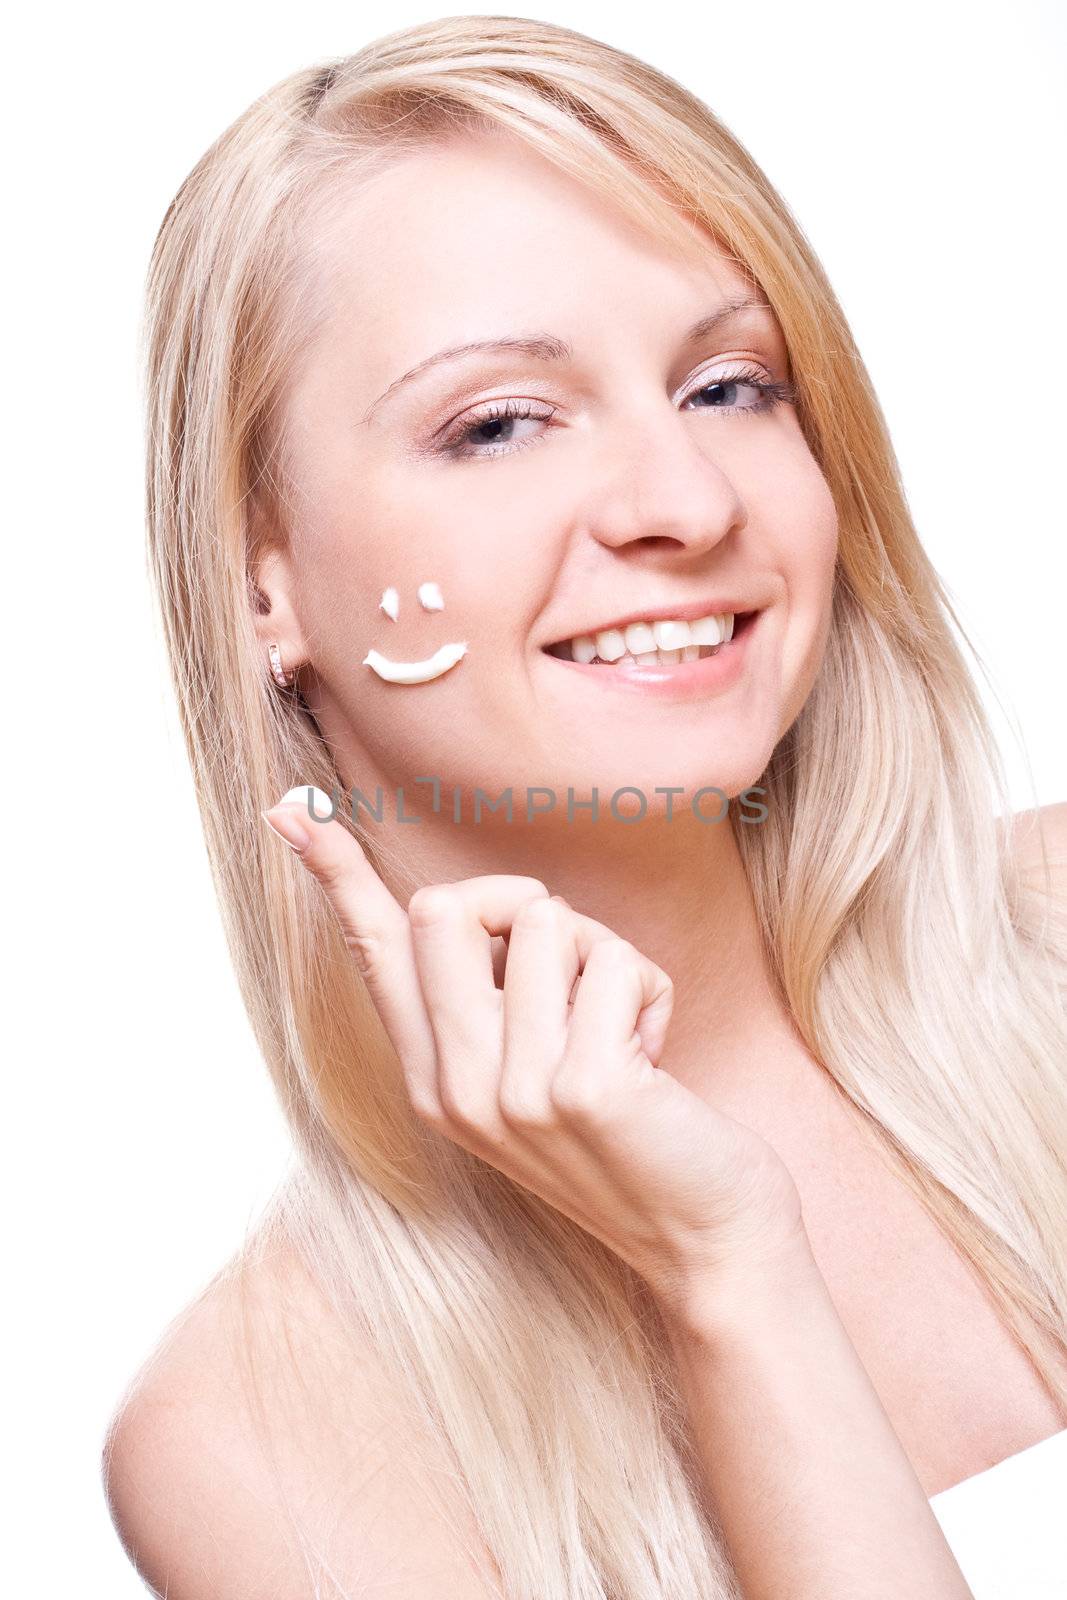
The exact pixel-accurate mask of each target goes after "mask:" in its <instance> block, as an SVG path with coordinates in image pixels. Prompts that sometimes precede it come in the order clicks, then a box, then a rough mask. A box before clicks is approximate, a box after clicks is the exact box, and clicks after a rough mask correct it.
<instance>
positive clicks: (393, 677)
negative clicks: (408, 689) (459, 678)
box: [362, 640, 467, 683]
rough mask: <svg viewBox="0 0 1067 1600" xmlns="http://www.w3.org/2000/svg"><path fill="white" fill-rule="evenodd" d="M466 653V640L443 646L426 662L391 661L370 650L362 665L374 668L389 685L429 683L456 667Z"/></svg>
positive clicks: (378, 652)
mask: <svg viewBox="0 0 1067 1600" xmlns="http://www.w3.org/2000/svg"><path fill="white" fill-rule="evenodd" d="M466 653H467V641H466V640H463V642H462V643H460V644H443V645H442V646H441V648H440V649H439V650H435V651H434V653H433V655H432V656H427V657H426V659H425V660H424V661H390V660H389V657H388V656H383V655H382V654H381V652H380V651H378V650H368V651H367V654H366V655H365V656H364V657H363V662H362V665H363V666H365V667H373V668H374V671H375V672H376V673H377V674H378V676H379V678H384V679H385V681H386V682H387V683H428V682H429V680H430V679H431V678H439V677H440V676H441V674H442V672H447V671H448V669H449V667H454V666H455V664H456V662H457V661H459V660H460V658H461V657H462V656H465V655H466Z"/></svg>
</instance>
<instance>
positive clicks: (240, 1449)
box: [103, 1258, 500, 1600]
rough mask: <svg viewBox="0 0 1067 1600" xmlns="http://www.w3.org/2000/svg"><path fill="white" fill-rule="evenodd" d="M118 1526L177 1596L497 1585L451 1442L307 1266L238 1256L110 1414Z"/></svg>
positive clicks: (108, 1465) (143, 1571) (146, 1573)
mask: <svg viewBox="0 0 1067 1600" xmlns="http://www.w3.org/2000/svg"><path fill="white" fill-rule="evenodd" d="M103 1479H104V1486H105V1490H106V1494H107V1500H108V1506H109V1509H110V1513H111V1517H112V1521H113V1523H114V1525H115V1529H116V1532H117V1533H118V1535H119V1538H120V1539H121V1541H122V1543H123V1546H124V1548H125V1550H126V1552H127V1554H128V1556H129V1558H130V1560H131V1561H132V1562H133V1564H134V1566H135V1567H136V1568H137V1570H138V1572H139V1573H140V1575H141V1577H142V1578H143V1579H144V1580H145V1582H146V1583H147V1584H148V1585H149V1586H150V1588H151V1589H152V1590H153V1591H154V1592H155V1593H157V1594H158V1595H165V1596H167V1600H218V1597H219V1596H221V1595H225V1596H226V1597H227V1600H266V1597H268V1596H269V1597H270V1600H312V1597H319V1600H325V1597H326V1596H337V1597H343V1596H353V1597H354V1596H356V1595H359V1596H360V1600H375V1597H377V1596H381V1597H382V1600H385V1597H386V1596H389V1597H393V1596H395V1595H397V1594H401V1593H402V1594H404V1595H405V1596H409V1597H410V1600H420V1597H422V1596H423V1595H425V1596H426V1600H430V1597H431V1596H434V1597H436V1596H438V1595H440V1594H442V1593H444V1594H463V1595H464V1596H469V1597H470V1600H496V1597H497V1596H499V1593H500V1591H499V1588H498V1587H497V1586H496V1583H495V1579H494V1576H493V1573H494V1569H493V1566H492V1562H491V1559H490V1558H489V1556H488V1553H487V1552H486V1551H485V1549H484V1546H483V1544H482V1542H481V1540H480V1537H479V1535H478V1533H477V1529H476V1527H475V1526H474V1524H473V1520H472V1519H471V1517H470V1514H469V1512H468V1510H467V1508H466V1505H465V1503H464V1502H463V1501H462V1499H461V1498H460V1496H459V1493H458V1491H457V1490H456V1488H455V1486H454V1469H453V1468H452V1466H451V1463H450V1462H449V1461H448V1460H447V1459H446V1457H445V1453H444V1451H443V1450H442V1449H441V1448H440V1447H439V1446H437V1445H436V1443H435V1441H433V1440H432V1439H430V1438H429V1437H428V1435H427V1434H426V1433H425V1432H423V1431H422V1430H420V1428H419V1426H418V1424H417V1422H416V1421H415V1420H414V1419H413V1418H412V1417H411V1416H410V1414H409V1413H408V1410H407V1408H406V1406H405V1405H404V1403H403V1401H402V1398H401V1396H400V1395H399V1393H398V1392H397V1391H396V1389H395V1387H394V1385H393V1384H392V1383H391V1382H390V1380H389V1378H388V1375H387V1374H386V1373H385V1371H384V1370H383V1368H382V1366H381V1364H380V1363H379V1362H378V1361H377V1359H376V1358H375V1357H374V1355H373V1354H372V1352H370V1351H369V1350H367V1349H362V1348H356V1347H354V1346H353V1341H352V1337H351V1335H350V1334H349V1333H348V1331H347V1330H343V1331H342V1330H341V1329H340V1326H339V1324H338V1323H337V1322H336V1320H335V1319H333V1318H332V1315H331V1313H330V1312H329V1311H328V1309H327V1307H326V1305H325V1303H324V1301H323V1300H322V1298H321V1297H320V1295H319V1294H318V1291H317V1290H316V1288H315V1286H314V1285H313V1284H312V1283H311V1281H310V1279H309V1278H308V1277H307V1275H306V1274H305V1273H304V1272H303V1271H302V1269H301V1268H300V1267H299V1266H298V1265H297V1264H296V1263H295V1261H293V1260H292V1259H285V1260H282V1259H281V1258H278V1259H276V1260H275V1261H274V1262H272V1264H271V1265H270V1266H269V1267H264V1268H263V1269H260V1268H256V1269H255V1270H254V1272H253V1273H252V1274H250V1275H245V1277H243V1278H242V1279H240V1280H239V1281H238V1280H236V1279H234V1278H233V1277H231V1276H229V1275H228V1274H226V1273H224V1274H222V1275H220V1276H219V1278H218V1279H216V1280H215V1281H213V1283H212V1285H211V1286H210V1287H209V1289H208V1290H206V1291H205V1293H204V1294H203V1295H202V1296H200V1297H198V1299H197V1300H196V1301H195V1302H194V1304H193V1305H192V1306H191V1307H189V1308H187V1309H186V1311H185V1312H183V1313H182V1315H181V1316H180V1317H179V1318H178V1319H176V1321H175V1323H174V1324H172V1326H171V1328H170V1329H168V1331H167V1334H166V1335H165V1336H164V1338H163V1340H162V1341H161V1343H160V1345H159V1347H158V1348H157V1349H156V1350H155V1351H154V1352H153V1354H152V1355H151V1356H150V1357H149V1359H148V1361H146V1363H145V1364H144V1366H143V1367H142V1368H141V1370H140V1371H139V1372H138V1373H137V1375H136V1377H135V1379H134V1380H133V1382H132V1383H131V1385H130V1387H129V1389H128V1391H127V1393H126V1395H125V1396H124V1398H123V1400H122V1403H121V1404H120V1405H119V1407H118V1409H117V1410H116V1413H115V1415H114V1417H113V1418H112V1420H111V1423H110V1426H109V1429H108V1434H107V1438H106V1441H105V1446H104V1455H103Z"/></svg>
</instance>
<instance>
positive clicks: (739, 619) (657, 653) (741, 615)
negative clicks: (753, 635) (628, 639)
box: [541, 611, 759, 668]
mask: <svg viewBox="0 0 1067 1600" xmlns="http://www.w3.org/2000/svg"><path fill="white" fill-rule="evenodd" d="M758 616H759V612H758V611H739V612H737V613H736V615H735V616H734V625H733V632H732V634H731V636H730V638H729V639H728V640H723V641H722V642H721V643H719V644H710V645H709V644H699V645H693V644H689V645H685V646H682V647H680V648H678V649H673V650H663V649H656V650H651V651H643V652H641V654H640V655H635V654H633V652H632V651H630V650H624V651H623V653H622V654H621V655H618V656H616V657H614V658H613V659H611V660H605V659H604V658H602V657H601V656H599V655H596V654H594V655H593V657H592V659H591V660H589V661H587V662H584V663H583V664H584V665H588V666H603V667H624V666H631V667H634V666H641V665H654V666H659V667H667V668H670V667H673V666H680V665H683V664H685V663H687V662H690V661H703V660H706V659H708V658H709V657H711V656H716V655H718V654H719V652H720V651H721V650H724V649H726V648H727V647H728V645H730V644H732V643H733V641H734V640H735V639H737V638H738V637H740V636H742V635H743V634H744V633H745V632H746V631H747V629H748V628H749V627H751V625H752V622H753V620H754V619H755V618H756V617H758ZM572 644H573V640H572V639H560V640H558V641H557V642H556V643H555V644H546V645H542V646H541V649H542V652H543V653H544V654H545V655H549V656H555V658H556V659H557V660H559V661H574V660H575V656H574V653H573V650H572V648H571V647H572Z"/></svg>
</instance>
